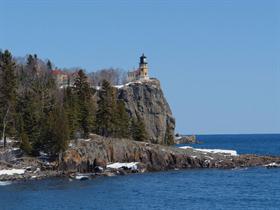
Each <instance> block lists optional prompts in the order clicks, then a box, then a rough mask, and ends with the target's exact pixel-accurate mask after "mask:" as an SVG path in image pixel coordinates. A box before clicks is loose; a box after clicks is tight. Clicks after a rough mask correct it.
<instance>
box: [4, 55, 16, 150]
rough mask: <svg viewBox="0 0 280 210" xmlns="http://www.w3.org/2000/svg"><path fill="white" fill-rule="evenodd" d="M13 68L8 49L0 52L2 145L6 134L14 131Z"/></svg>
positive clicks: (14, 65)
mask: <svg viewBox="0 0 280 210" xmlns="http://www.w3.org/2000/svg"><path fill="white" fill-rule="evenodd" d="M15 68H16V64H15V62H14V61H13V58H12V54H11V53H10V52H9V51H8V50H5V51H4V53H0V127H1V133H2V139H3V140H4V146H5V143H6V142H5V139H6V135H12V134H14V131H15V119H16V116H15V114H16V113H15V105H16V89H17V77H16V74H15Z"/></svg>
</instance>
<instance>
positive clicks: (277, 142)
mask: <svg viewBox="0 0 280 210" xmlns="http://www.w3.org/2000/svg"><path fill="white" fill-rule="evenodd" d="M197 140H198V141H199V142H203V144H182V146H185V145H187V146H191V147H194V148H209V149H232V150H237V152H238V154H249V153H251V154H258V155H280V134H258V135H256V134H254V135H252V134H250V135H198V136H197ZM180 146H181V145H180Z"/></svg>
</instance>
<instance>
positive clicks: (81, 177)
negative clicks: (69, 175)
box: [75, 174, 89, 180]
mask: <svg viewBox="0 0 280 210" xmlns="http://www.w3.org/2000/svg"><path fill="white" fill-rule="evenodd" d="M75 179H77V180H88V179H89V176H88V175H82V174H79V175H76V176H75Z"/></svg>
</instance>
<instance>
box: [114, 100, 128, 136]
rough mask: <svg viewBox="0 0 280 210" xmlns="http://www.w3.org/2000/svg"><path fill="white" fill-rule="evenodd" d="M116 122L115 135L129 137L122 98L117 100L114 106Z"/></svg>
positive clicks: (126, 115) (126, 116)
mask: <svg viewBox="0 0 280 210" xmlns="http://www.w3.org/2000/svg"><path fill="white" fill-rule="evenodd" d="M115 113H116V116H115V117H116V120H115V122H116V124H115V129H116V131H115V134H116V135H115V137H119V138H128V137H129V134H130V133H129V117H128V114H127V112H126V109H125V104H124V101H123V100H118V101H117V107H116V112H115Z"/></svg>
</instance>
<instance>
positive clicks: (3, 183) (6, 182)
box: [0, 181, 12, 186]
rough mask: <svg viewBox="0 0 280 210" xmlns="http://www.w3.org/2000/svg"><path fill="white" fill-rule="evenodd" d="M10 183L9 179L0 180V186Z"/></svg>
mask: <svg viewBox="0 0 280 210" xmlns="http://www.w3.org/2000/svg"><path fill="white" fill-rule="evenodd" d="M10 184H12V182H10V181H0V186H6V185H10Z"/></svg>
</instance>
